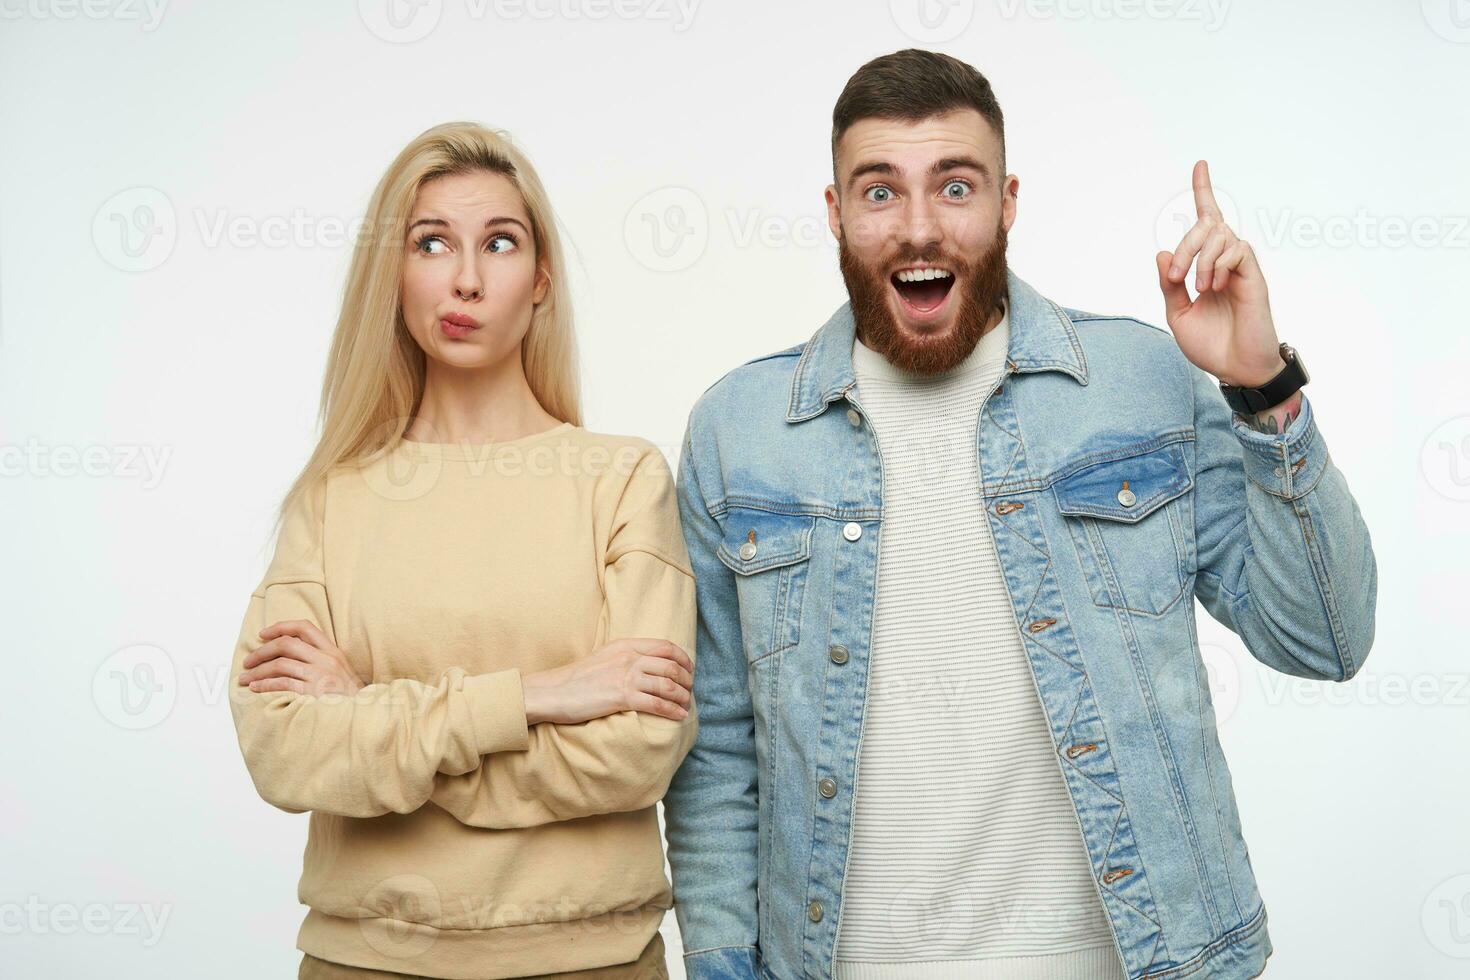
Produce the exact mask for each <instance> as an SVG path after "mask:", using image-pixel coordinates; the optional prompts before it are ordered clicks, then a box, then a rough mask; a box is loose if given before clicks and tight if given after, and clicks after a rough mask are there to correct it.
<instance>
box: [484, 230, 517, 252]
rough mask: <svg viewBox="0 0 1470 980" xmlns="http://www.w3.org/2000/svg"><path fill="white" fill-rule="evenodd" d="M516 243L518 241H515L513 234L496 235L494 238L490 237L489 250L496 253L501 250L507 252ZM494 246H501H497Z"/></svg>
mask: <svg viewBox="0 0 1470 980" xmlns="http://www.w3.org/2000/svg"><path fill="white" fill-rule="evenodd" d="M517 244H518V243H517V242H516V239H515V236H514V235H496V236H495V237H494V238H492V239H490V251H491V252H494V253H495V254H497V255H498V254H500V253H501V252H509V251H510V250H511V249H513V248H515V247H516V245H517ZM496 246H501V247H498V248H497V247H496Z"/></svg>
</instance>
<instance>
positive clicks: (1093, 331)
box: [664, 273, 1377, 980]
mask: <svg viewBox="0 0 1470 980" xmlns="http://www.w3.org/2000/svg"><path fill="white" fill-rule="evenodd" d="M1008 279H1009V303H1010V307H1009V309H1010V317H1011V335H1010V340H1009V349H1008V354H1007V364H1006V372H1005V374H1004V375H1003V376H1002V378H1001V379H1000V382H999V383H998V384H997V386H996V387H995V389H994V390H993V391H992V392H991V393H990V394H989V396H988V397H987V398H986V400H985V402H984V404H983V406H982V408H981V409H980V421H979V436H978V439H977V445H976V452H977V454H978V460H979V471H980V482H981V486H980V493H981V494H982V495H983V497H984V503H985V514H986V517H987V519H988V521H989V524H990V531H991V533H992V535H993V537H994V540H995V549H996V553H997V555H998V557H999V559H1000V564H1001V568H1002V571H1003V573H1004V578H1005V583H1006V586H1007V589H1008V591H1009V595H1010V600H1011V605H1012V607H1013V609H1014V611H1015V621H1016V627H1017V630H1018V631H1019V634H1020V637H1021V641H1022V645H1023V647H1024V649H1025V652H1026V657H1027V660H1028V662H1029V664H1030V666H1031V672H1032V676H1033V677H1034V679H1035V681H1036V688H1037V693H1038V696H1039V697H1040V700H1041V704H1042V706H1043V708H1044V710H1045V713H1046V717H1047V720H1048V728H1049V730H1050V734H1051V737H1052V741H1053V745H1054V748H1055V754H1056V759H1057V764H1058V766H1059V768H1060V770H1061V773H1062V775H1063V777H1064V780H1065V782H1066V786H1067V789H1068V792H1069V794H1070V796H1071V800H1072V803H1073V806H1074V808H1075V810H1076V814H1077V820H1078V826H1079V828H1080V833H1081V835H1082V838H1083V840H1084V842H1085V845H1086V850H1087V854H1088V856H1089V857H1090V859H1091V864H1092V869H1093V880H1094V883H1095V884H1096V885H1097V889H1098V894H1099V896H1100V898H1101V902H1102V906H1103V908H1104V910H1105V911H1106V915H1107V919H1108V921H1109V924H1110V926H1111V929H1112V933H1113V938H1114V940H1115V943H1116V948H1117V952H1118V955H1119V957H1120V959H1121V962H1122V964H1123V966H1124V968H1125V970H1124V972H1125V973H1126V974H1127V976H1128V977H1129V978H1130V980H1133V978H1143V977H1150V978H1162V977H1168V978H1182V977H1194V978H1241V980H1244V978H1248V977H1253V976H1255V975H1256V974H1258V973H1260V972H1261V971H1262V969H1264V964H1265V961H1266V958H1267V957H1268V956H1269V955H1270V953H1271V941H1270V938H1269V936H1268V933H1267V929H1266V911H1265V906H1264V904H1263V903H1262V900H1261V896H1260V894H1259V893H1258V891H1257V889H1256V882H1255V877H1254V875H1253V873H1252V868H1251V862H1250V854H1249V851H1248V850H1247V848H1246V844H1245V841H1244V839H1243V837H1242V834H1241V826H1240V816H1239V813H1238V811H1237V809H1236V804H1235V800H1234V796H1233V793H1232V787H1231V780H1230V773H1229V770H1228V768H1227V766H1226V764H1225V757H1224V755H1223V753H1222V752H1221V749H1220V743H1219V740H1218V739H1217V737H1216V728H1215V715H1214V710H1213V708H1212V706H1211V699H1210V688H1209V684H1208V681H1207V678H1206V675H1205V669H1204V665H1203V663H1202V661H1201V658H1200V652H1199V645H1198V638H1197V634H1196V623H1195V612H1194V599H1195V598H1198V599H1199V600H1200V602H1201V603H1202V604H1203V605H1204V607H1205V609H1206V610H1208V611H1209V613H1210V615H1212V616H1214V617H1215V618H1216V619H1217V620H1219V621H1220V622H1222V623H1224V624H1225V625H1226V626H1228V627H1229V628H1230V629H1232V630H1234V631H1235V632H1236V633H1238V634H1239V635H1240V637H1241V639H1242V640H1243V641H1244V643H1245V646H1246V647H1247V648H1248V649H1249V650H1250V652H1251V654H1252V656H1254V657H1255V658H1256V659H1257V660H1259V661H1260V662H1261V663H1263V664H1266V665H1267V666H1269V667H1273V668H1275V669H1276V670H1279V671H1282V672H1284V673H1287V674H1294V675H1297V676H1300V677H1311V678H1320V679H1323V680H1333V681H1345V680H1347V679H1348V678H1350V677H1352V676H1353V675H1354V674H1355V673H1356V672H1357V671H1358V669H1359V667H1361V666H1362V663H1363V658H1364V657H1365V656H1366V655H1367V653H1368V649H1369V647H1370V645H1371V644H1372V640H1373V611H1374V601H1375V596H1376V592H1377V572H1376V565H1375V562H1374V558H1373V551H1372V546H1371V543H1370V541H1369V536H1368V531H1367V528H1366V527H1365V526H1364V524H1363V521H1362V518H1361V516H1360V515H1359V512H1358V507H1357V504H1356V503H1355V502H1354V500H1353V498H1352V496H1351V494H1350V493H1349V492H1348V488H1347V485H1346V483H1345V482H1344V480H1343V477H1342V474H1341V473H1340V472H1339V471H1338V469H1337V468H1336V467H1335V466H1334V465H1333V463H1332V461H1331V460H1330V459H1329V457H1328V454H1327V446H1326V445H1325V443H1324V442H1323V439H1322V435H1321V433H1320V432H1318V430H1317V427H1316V425H1315V423H1314V422H1313V419H1312V410H1311V406H1310V404H1309V403H1308V401H1307V400H1306V399H1305V398H1303V400H1302V410H1301V413H1300V415H1299V416H1298V417H1297V418H1296V419H1295V420H1293V422H1292V424H1291V425H1290V426H1289V428H1288V429H1287V431H1286V432H1285V433H1283V434H1275V435H1269V434H1266V433H1262V432H1258V431H1255V430H1253V429H1251V428H1249V427H1247V426H1246V425H1244V424H1243V422H1241V421H1240V420H1238V419H1235V418H1234V417H1233V416H1232V414H1231V412H1230V410H1229V408H1228V407H1227V406H1226V404H1225V401H1224V399H1223V398H1222V397H1221V394H1220V391H1219V388H1218V386H1217V384H1216V382H1215V381H1214V380H1213V379H1212V378H1210V377H1209V376H1208V375H1206V374H1205V373H1204V372H1203V371H1201V370H1199V369H1198V368H1196V367H1194V366H1193V365H1192V364H1190V363H1189V362H1188V361H1187V360H1186V359H1185V358H1184V356H1183V354H1181V353H1180V350H1179V347H1178V345H1177V344H1176V343H1175V341H1174V339H1173V336H1172V335H1171V334H1170V333H1169V332H1168V331H1166V330H1162V329H1160V328H1158V327H1154V326H1151V325H1149V324H1146V323H1143V322H1141V321H1138V320H1135V319H1132V318H1129V317H1117V316H1100V315H1097V314H1092V313H1084V312H1082V311H1080V310H1075V309H1069V308H1064V307H1060V306H1058V305H1057V304H1055V303H1053V302H1051V301H1050V300H1048V299H1046V298H1045V297H1043V296H1041V295H1039V294H1038V293H1037V292H1036V291H1035V290H1033V289H1032V288H1031V287H1030V286H1028V285H1027V284H1026V283H1025V282H1023V281H1021V280H1020V279H1019V278H1017V277H1016V276H1015V275H1014V273H1010V274H1008ZM853 331H854V328H853V320H852V315H851V311H850V309H849V307H848V306H846V305H844V306H843V307H842V308H840V309H839V310H838V311H837V312H836V313H835V314H834V315H833V316H832V318H831V319H830V320H828V321H827V323H826V324H825V325H824V326H823V327H822V328H821V329H820V330H818V331H817V333H816V334H815V335H814V336H813V337H812V338H811V339H810V340H809V341H807V342H805V343H802V344H797V345H796V346H794V347H790V348H788V349H786V350H783V351H778V352H777V353H774V354H770V355H768V356H765V357H760V358H756V359H754V360H752V361H749V362H747V363H746V364H743V365H741V366H740V367H738V368H736V369H734V370H733V371H731V372H729V373H728V374H727V375H725V376H724V377H723V378H721V379H720V380H719V381H718V382H716V383H715V384H714V385H712V386H711V387H710V388H709V389H708V390H707V391H706V392H705V393H704V394H703V395H702V396H701V397H700V399H699V401H698V403H697V404H696V405H695V406H694V409H693V411H692V412H691V413H690V416H689V422H688V428H687V433H686V436H685V441H684V446H683V453H682V457H681V460H680V464H679V473H678V481H677V482H678V492H679V505H680V515H681V519H682V521H683V527H684V534H685V538H686V540H687V542H688V546H689V555H690V558H691V560H692V562H693V566H694V571H695V576H696V580H697V592H698V606H699V617H698V632H697V638H696V647H695V649H696V653H697V660H696V667H695V678H694V696H695V699H696V706H697V709H698V714H699V719H700V725H699V735H698V739H697V741H696V742H695V744H694V746H693V748H692V750H691V751H690V753H689V755H688V756H687V758H686V760H685V761H684V763H683V765H682V766H681V767H680V769H679V770H678V772H677V773H676V774H675V777H674V780H673V783H672V785H671V786H670V788H669V792H668V795H667V796H666V797H665V801H664V802H665V814H666V822H667V834H668V841H669V862H670V865H671V868H672V870H673V884H674V897H675V914H676V916H677V918H678V922H679V929H680V931H681V933H682V935H683V941H684V948H685V950H686V953H685V964H686V967H687V969H688V974H689V976H690V977H691V978H693V980H701V978H727V977H728V978H737V977H738V978H742V980H743V978H753V977H758V978H762V980H769V978H779V980H787V978H796V977H812V978H818V977H829V976H830V975H831V970H832V960H833V952H834V949H833V947H834V941H835V938H836V935H837V926H838V920H839V918H840V915H841V910H842V883H843V872H844V870H845V867H846V861H847V855H848V850H849V843H850V832H851V826H852V801H853V794H852V792H851V789H852V787H853V781H854V778H855V776H856V772H857V759H858V746H859V743H860V737H861V734H862V725H863V709H864V704H865V693H866V677H867V672H868V662H869V650H870V646H869V644H870V638H871V631H872V622H873V609H874V586H875V581H874V579H875V572H876V569H877V566H878V543H879V538H880V536H881V533H882V527H883V477H882V466H881V461H880V456H879V447H878V444H877V441H876V438H875V436H874V433H873V430H872V428H871V426H870V425H869V424H868V422H867V420H866V418H865V417H864V415H863V406H862V404H861V401H860V400H859V395H860V392H858V391H857V389H856V388H855V382H854V377H853V369H852V357H851V351H852V341H853ZM752 530H753V531H754V532H755V539H754V546H753V547H747V546H746V545H747V544H748V543H750V532H751V531H752ZM824 778H831V779H834V780H835V781H836V784H837V787H838V792H837V793H836V794H835V795H833V796H831V797H827V796H824V795H822V794H820V793H819V792H818V791H817V783H818V781H819V780H821V779H824ZM827 788H828V789H829V790H830V786H828V787H827ZM1291 816H1292V814H1289V813H1284V814H1282V817H1283V819H1290V817H1291Z"/></svg>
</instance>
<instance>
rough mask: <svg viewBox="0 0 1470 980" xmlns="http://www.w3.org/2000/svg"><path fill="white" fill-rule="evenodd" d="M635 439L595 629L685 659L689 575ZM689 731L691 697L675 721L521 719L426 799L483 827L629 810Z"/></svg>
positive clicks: (689, 645) (661, 485) (659, 468)
mask: <svg viewBox="0 0 1470 980" xmlns="http://www.w3.org/2000/svg"><path fill="white" fill-rule="evenodd" d="M640 445H641V447H642V450H643V451H642V454H641V455H640V457H639V459H638V461H637V463H636V464H635V465H634V467H633V469H632V474H631V476H630V477H629V479H628V481H627V483H626V484H625V485H624V487H623V489H622V493H621V495H620V498H619V500H618V503H617V508H616V512H615V515H614V518H613V522H612V527H611V532H610V535H609V542H608V546H607V551H606V554H605V555H604V558H603V561H604V564H605V568H604V588H603V592H604V600H603V610H602V617H603V624H604V627H605V628H604V629H603V631H602V635H603V636H605V637H606V638H607V640H608V641H609V642H611V641H612V640H615V639H621V638H625V637H652V638H657V639H665V640H669V641H670V642H672V643H675V644H677V645H678V646H680V647H681V648H683V649H684V651H685V652H686V653H688V654H689V656H690V658H691V659H693V658H694V620H695V605H694V575H693V572H692V571H691V569H690V567H689V558H688V553H687V551H686V550H685V544H684V537H683V533H682V532H681V531H680V528H679V513H678V504H677V502H676V500H675V497H674V484H673V477H672V474H671V473H670V471H669V466H668V463H667V462H666V461H665V460H664V457H663V453H662V452H660V451H659V449H658V448H657V447H656V446H654V445H653V444H652V443H649V442H647V441H646V440H640ZM590 652H591V651H589V653H590ZM696 669H697V667H696ZM697 731H698V717H697V713H696V711H695V710H694V707H693V703H692V701H691V704H690V712H689V714H688V715H687V716H686V717H685V718H683V719H682V720H677V721H676V720H674V719H671V718H665V717H663V716H661V715H653V714H648V713H645V712H639V711H632V710H625V711H619V712H616V713H614V714H611V715H605V716H603V717H601V718H594V719H592V720H590V721H585V722H581V723H579V724H571V725H560V724H553V723H550V722H546V723H542V724H537V725H532V726H530V734H529V746H528V747H527V749H526V751H524V752H508V753H507V752H503V753H500V754H498V755H487V756H486V757H485V758H484V760H483V761H482V763H481V764H480V766H479V767H478V768H477V769H475V770H473V771H471V772H468V773H465V774H463V775H445V774H441V775H439V776H438V777H437V778H436V780H435V787H434V793H433V795H432V797H430V799H431V800H432V801H433V802H434V803H436V804H438V805H439V806H441V807H443V808H444V809H445V810H447V811H448V812H449V813H450V814H452V815H453V816H454V817H455V818H456V819H458V820H459V821H460V822H461V823H465V824H468V825H470V826H473V827H487V828H506V827H529V826H535V825H538V824H543V823H550V822H552V821H558V820H570V819H573V818H576V817H584V816H590V815H592V814H599V813H615V812H620V811H627V810H641V809H643V808H645V807H649V806H652V805H653V804H654V803H656V802H657V801H659V800H660V799H662V798H663V795H664V792H665V790H667V788H668V785H669V780H670V779H671V778H672V777H673V774H674V771H675V770H676V769H678V767H679V764H680V763H681V762H682V761H683V759H684V756H685V754H686V753H688V751H689V747H690V746H691V745H692V744H693V742H694V738H695V735H696V733H697Z"/></svg>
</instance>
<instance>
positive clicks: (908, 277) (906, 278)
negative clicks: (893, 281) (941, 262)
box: [898, 269, 950, 282]
mask: <svg viewBox="0 0 1470 980" xmlns="http://www.w3.org/2000/svg"><path fill="white" fill-rule="evenodd" d="M949 277H950V272H949V270H948V269H900V270H899V272H898V281H899V282H923V281H924V280H926V279H948V278H949Z"/></svg>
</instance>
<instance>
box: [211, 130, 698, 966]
mask: <svg viewBox="0 0 1470 980" xmlns="http://www.w3.org/2000/svg"><path fill="white" fill-rule="evenodd" d="M368 212H369V213H368V216H367V219H368V220H367V225H366V229H367V230H366V232H365V234H364V235H363V236H362V238H361V239H360V241H359V242H358V244H357V246H356V249H355V252H354V254H353V258H352V264H351V270H350V272H349V277H348V282H347V289H346V296H345V299H344V302H343V306H342V313H341V317H340V319H339V320H338V323H337V329H336V334H335V336H334V338H333V342H332V348H331V353H330V356H329V360H328V364H327V371H326V379H325V382H324V385H323V392H322V402H321V427H322V434H321V439H320V442H319V443H318V445H317V447H316V450H315V452H314V453H313V454H312V456H311V458H310V460H309V461H308V462H307V464H306V467H305V469H304V471H303V472H302V473H301V475H300V477H299V479H297V481H296V482H295V484H294V485H293V486H292V487H291V489H290V492H289V494H288V495H287V497H286V500H285V502H284V504H283V506H282V508H281V524H280V534H279V537H278V539H277V542H276V549H275V554H274V557H273V559H272V561H271V563H270V566H269V569H268V570H267V571H266V573H265V577H264V579H263V580H262V582H261V583H260V587H259V588H258V589H256V590H255V592H254V594H253V595H252V596H251V597H250V604H249V609H248V611H247V613H246V615H245V621H244V625H243V627H242V629H241V634H240V639H239V643H238V645H237V647H236V649H235V655H234V662H233V668H232V671H231V673H232V675H233V676H234V677H235V679H236V682H235V683H234V684H232V686H231V698H230V700H231V711H232V713H233V716H234V721H235V727H236V731H237V734H238V736H239V742H240V748H241V751H242V753H243V755H244V758H245V763H246V766H247V768H248V769H249V771H250V775H251V778H252V779H253V780H254V783H255V786H256V788H257V790H258V791H259V792H260V795H261V796H262V797H264V798H265V799H266V800H267V801H269V802H270V803H272V804H274V805H275V806H277V807H279V808H280V809H282V810H285V811H287V812H290V813H302V812H306V811H310V813H311V818H310V826H309V832H308V838H307V844H306V852H305V858H304V863H305V868H304V872H303V874H302V877H301V881H300V886H299V891H298V895H299V898H300V900H301V901H302V902H303V903H304V904H306V905H308V906H310V911H309V912H308V914H307V915H306V919H305V921H304V922H303V924H302V926H301V930H300V933H299V935H298V937H297V948H298V949H300V950H302V952H303V954H304V956H303V958H302V961H301V966H300V971H299V977H302V978H306V977H313V978H316V977H343V978H347V977H353V978H365V977H378V978H384V980H386V978H398V980H402V977H404V976H405V975H407V976H410V977H458V978H480V977H483V978H490V977H531V976H535V977H558V978H566V980H571V978H579V980H591V978H594V977H596V978H614V977H626V978H649V977H666V976H667V975H668V974H667V971H666V967H665V965H664V948H663V943H662V940H661V939H660V937H659V933H658V928H659V925H660V923H661V922H662V920H663V918H664V913H665V911H666V910H667V909H669V908H670V907H671V905H672V894H671V891H670V888H669V884H668V880H667V878H666V877H665V876H664V871H663V860H664V858H663V841H662V839H661V837H660V834H659V829H658V823H657V817H656V814H655V807H654V804H655V803H656V802H657V801H658V800H659V799H660V798H661V797H662V796H663V793H664V790H665V788H666V787H667V785H668V782H669V779H670V777H671V776H672V774H673V772H674V770H675V769H676V768H677V767H678V765H679V763H680V761H681V760H682V759H683V757H684V755H685V753H686V752H687V751H688V748H689V746H690V744H691V743H692V741H693V740H694V736H695V733H696V726H697V719H696V717H695V716H694V714H693V713H692V712H693V710H694V709H693V703H692V700H691V698H690V688H691V686H692V683H693V674H692V672H693V669H694V664H693V661H692V659H691V654H692V649H693V642H694V624H695V604H694V580H693V578H692V573H691V571H690V567H689V559H688V555H687V553H686V551H685V547H684V540H683V536H682V534H681V533H680V529H679V522H678V511H677V507H676V503H675V498H674V495H673V481H672V478H671V474H670V472H669V468H668V465H667V463H666V462H665V461H664V458H663V455H662V454H661V453H660V451H659V450H658V449H657V448H656V447H655V446H654V445H653V444H652V443H650V442H648V441H647V440H644V439H640V438H637V437H630V436H615V435H607V434H599V433H594V432H589V431H588V430H587V429H585V428H584V427H583V426H582V425H581V413H580V408H579V405H578V394H577V377H576V371H575V345H574V343H573V334H572V318H571V313H570V308H569V305H568V293H567V286H566V275H565V269H564V266H563V260H562V252H561V246H560V243H559V241H558V237H557V232H556V229H555V225H554V223H553V218H552V211H551V208H550V206H549V203H548V201H547V197H546V193H545V191H544V190H543V189H542V187H541V183H540V181H539V180H538V179H537V176H536V173H535V171H534V170H533V169H532V168H531V165H530V163H529V162H528V161H527V159H526V158H525V156H524V155H522V153H521V152H520V151H519V150H518V149H517V148H516V147H515V146H514V145H512V144H511V143H510V142H509V140H508V139H507V138H506V137H505V135H504V134H502V133H499V132H496V131H493V130H489V129H486V128H484V127H482V126H478V125H474V124H470V123H448V124H445V125H442V126H437V127H435V128H433V129H430V130H428V131H427V132H425V133H424V134H422V135H421V136H419V137H418V138H417V139H415V140H414V141H413V142H412V143H410V144H409V145H408V146H407V147H406V148H405V149H404V150H403V152H402V153H400V154H399V156H398V158H397V159H396V160H394V161H393V163H392V165H391V166H390V167H389V168H388V171H387V173H386V174H385V175H384V176H383V178H382V180H381V181H380V182H379V184H378V187H377V190H376V191H375V192H374V194H373V197H372V200H371V202H370V204H369V209H368Z"/></svg>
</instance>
